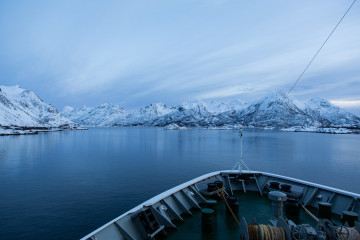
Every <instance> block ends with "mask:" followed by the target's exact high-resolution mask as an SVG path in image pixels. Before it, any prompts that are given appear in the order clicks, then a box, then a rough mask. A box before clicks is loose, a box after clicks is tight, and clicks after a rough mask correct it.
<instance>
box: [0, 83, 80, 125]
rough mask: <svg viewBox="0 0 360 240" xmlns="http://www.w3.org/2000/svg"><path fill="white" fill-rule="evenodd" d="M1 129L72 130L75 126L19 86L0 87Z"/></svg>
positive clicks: (29, 91)
mask: <svg viewBox="0 0 360 240" xmlns="http://www.w3.org/2000/svg"><path fill="white" fill-rule="evenodd" d="M0 125H1V126H2V128H8V129H9V128H10V129H11V128H14V127H17V128H20V127H21V128H27V129H30V128H72V127H74V125H77V124H75V123H73V122H72V121H70V120H69V119H67V118H65V117H64V116H62V115H60V113H59V111H58V110H57V109H56V108H55V107H53V106H51V105H50V104H48V103H45V102H44V101H42V100H41V99H40V98H39V97H38V96H37V95H36V94H35V93H34V92H33V91H31V90H25V89H22V88H20V87H19V86H11V87H8V86H0Z"/></svg>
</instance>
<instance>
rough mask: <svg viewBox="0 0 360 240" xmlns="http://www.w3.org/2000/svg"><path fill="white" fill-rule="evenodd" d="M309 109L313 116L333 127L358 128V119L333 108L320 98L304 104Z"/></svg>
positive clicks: (359, 124) (333, 106)
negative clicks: (320, 118) (317, 116)
mask: <svg viewBox="0 0 360 240" xmlns="http://www.w3.org/2000/svg"><path fill="white" fill-rule="evenodd" d="M306 105H307V106H308V109H306V111H307V112H309V109H310V110H312V111H313V112H314V113H315V114H317V115H319V116H321V117H322V118H324V119H327V120H328V121H329V124H330V125H331V126H334V127H360V118H359V117H357V116H355V115H354V114H352V113H349V112H346V111H345V110H343V109H341V108H339V107H338V106H335V105H334V104H332V103H330V102H329V101H327V100H325V99H322V98H314V99H311V100H310V101H309V102H307V103H306Z"/></svg>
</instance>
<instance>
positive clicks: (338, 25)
mask: <svg viewBox="0 0 360 240" xmlns="http://www.w3.org/2000/svg"><path fill="white" fill-rule="evenodd" d="M356 1H357V0H354V1H353V2H352V3H351V5H350V7H349V8H348V9H347V10H346V12H345V14H344V15H343V16H342V18H341V19H340V20H339V22H338V23H337V24H336V26H335V27H334V29H333V30H332V31H331V33H330V34H329V36H328V37H327V38H326V40H325V41H324V43H323V44H322V45H321V47H320V48H319V50H318V51H317V52H316V53H315V55H314V56H313V58H312V59H311V60H310V62H309V64H308V65H307V66H306V68H305V69H304V71H303V72H302V73H301V74H300V76H299V77H298V79H297V80H296V81H295V83H294V84H293V85H292V87H291V88H290V90H289V92H288V93H287V94H286V96H287V95H289V94H290V92H291V91H292V90H293V89H294V87H295V86H296V84H297V83H298V82H299V81H300V79H301V77H302V76H303V75H304V73H305V72H306V70H307V69H308V68H309V67H310V65H311V64H312V62H313V61H314V59H315V58H316V56H317V55H318V54H319V52H320V51H321V49H322V48H323V47H324V46H325V44H326V43H327V41H328V40H329V38H330V37H331V35H332V34H333V33H334V32H335V30H336V28H337V27H338V26H339V24H340V23H341V21H342V20H343V19H344V17H345V16H346V14H347V13H348V12H349V11H350V9H351V8H352V6H353V5H354V3H355V2H356Z"/></svg>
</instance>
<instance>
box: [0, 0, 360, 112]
mask: <svg viewBox="0 0 360 240" xmlns="http://www.w3.org/2000/svg"><path fill="white" fill-rule="evenodd" d="M352 1H353V0H342V1H339V0H316V1H314V0H303V1H288V0H274V1H238V0H171V1H168V0H164V1H157V0H146V1H145V0H144V1H137V0H135V1H122V0H105V1H95V0H77V1H70V0H69V1H67V0H64V1H48V0H46V1H41V0H34V1H26V0H24V1H22V0H15V1H13V0H1V1H0V85H19V86H20V87H22V88H25V89H31V90H33V91H34V92H35V93H36V94H37V95H38V96H40V97H41V98H42V99H43V100H44V101H46V102H48V103H51V104H53V105H54V106H56V107H57V108H59V109H62V108H63V107H64V106H67V105H69V106H74V107H80V106H83V105H87V106H94V105H99V104H101V103H105V102H107V103H114V104H118V105H120V106H123V107H124V108H125V109H135V108H139V107H142V106H146V105H148V104H150V103H154V102H163V103H165V104H167V105H170V106H173V105H177V104H180V103H181V102H185V101H196V100H218V101H230V100H234V99H240V100H242V101H247V102H250V101H255V100H257V99H259V98H261V97H263V96H265V95H267V94H269V93H272V92H275V91H278V90H282V91H285V92H287V91H288V90H289V89H290V87H291V86H292V84H293V83H294V82H295V81H296V79H297V78H298V76H299V75H300V73H301V72H302V71H303V70H304V68H305V67H306V65H307V64H308V62H309V61H310V59H311V58H312V57H313V55H314V54H315V52H316V51H317V50H318V49H319V47H320V46H321V44H322V43H323V42H324V40H325V39H326V37H327V36H328V35H329V33H330V32H331V30H332V29H333V28H334V26H335V25H336V23H337V22H338V21H339V19H340V18H341V17H342V16H343V14H344V13H345V11H346V10H347V8H348V7H349V6H350V4H351V3H352ZM359 26H360V2H359V1H358V2H356V3H355V5H354V6H353V8H352V9H351V10H350V12H349V13H348V15H347V16H346V17H345V19H344V20H343V22H342V23H341V24H340V26H339V27H338V29H337V30H336V32H335V33H334V35H333V36H332V37H331V38H330V40H329V41H328V43H327V44H326V45H325V47H324V48H323V49H322V51H321V52H320V54H319V55H318V57H317V58H316V59H315V61H314V63H313V64H312V65H311V66H310V68H309V69H308V71H307V72H306V73H305V75H304V76H303V78H302V79H301V80H300V82H299V83H298V85H296V87H295V88H294V90H293V91H292V93H291V94H292V95H293V97H295V98H297V99H299V100H301V101H308V100H310V99H311V98H314V97H322V98H325V99H328V100H330V101H331V102H333V103H335V104H337V105H339V106H341V107H344V108H346V109H347V110H349V111H351V112H353V113H355V114H357V115H360V27H359Z"/></svg>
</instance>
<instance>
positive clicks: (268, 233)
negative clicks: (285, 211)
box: [247, 224, 286, 240]
mask: <svg viewBox="0 0 360 240" xmlns="http://www.w3.org/2000/svg"><path fill="white" fill-rule="evenodd" d="M247 228H248V232H249V239H250V240H273V239H276V240H286V236H285V231H284V229H283V228H282V227H273V226H270V225H263V224H260V225H250V224H248V225H247ZM260 232H261V235H260Z"/></svg>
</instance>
